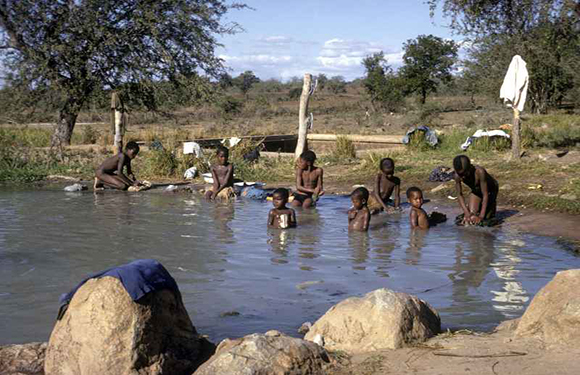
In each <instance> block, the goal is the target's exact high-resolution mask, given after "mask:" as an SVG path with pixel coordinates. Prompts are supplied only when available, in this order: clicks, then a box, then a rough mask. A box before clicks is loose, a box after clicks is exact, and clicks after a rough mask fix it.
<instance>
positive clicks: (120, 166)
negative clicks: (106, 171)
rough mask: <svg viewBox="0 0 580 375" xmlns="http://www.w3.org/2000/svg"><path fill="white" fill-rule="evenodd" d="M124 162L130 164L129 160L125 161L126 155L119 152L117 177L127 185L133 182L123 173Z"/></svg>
mask: <svg viewBox="0 0 580 375" xmlns="http://www.w3.org/2000/svg"><path fill="white" fill-rule="evenodd" d="M125 164H127V165H130V164H131V160H129V161H128V162H127V156H125V154H123V153H121V155H120V156H119V160H118V161H117V177H119V178H120V179H121V180H122V181H123V182H124V183H126V184H127V185H129V186H131V185H133V184H134V183H133V181H131V180H130V179H129V178H128V177H127V176H125V175H124V174H123V167H124V166H125ZM127 170H128V168H127Z"/></svg>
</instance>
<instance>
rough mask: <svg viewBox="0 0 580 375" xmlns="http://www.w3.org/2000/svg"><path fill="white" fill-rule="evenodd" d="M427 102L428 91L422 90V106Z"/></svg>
mask: <svg viewBox="0 0 580 375" xmlns="http://www.w3.org/2000/svg"><path fill="white" fill-rule="evenodd" d="M426 101H427V91H426V90H421V105H424V104H425V102H426Z"/></svg>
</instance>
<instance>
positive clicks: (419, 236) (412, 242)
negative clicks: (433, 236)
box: [405, 230, 427, 265]
mask: <svg viewBox="0 0 580 375" xmlns="http://www.w3.org/2000/svg"><path fill="white" fill-rule="evenodd" d="M426 236H427V231H425V230H412V231H411V233H410V234H409V246H407V249H406V250H405V263H407V264H409V265H418V264H419V262H420V261H421V249H423V248H424V247H425V237H426Z"/></svg>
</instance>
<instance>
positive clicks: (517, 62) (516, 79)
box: [499, 55, 529, 112]
mask: <svg viewBox="0 0 580 375" xmlns="http://www.w3.org/2000/svg"><path fill="white" fill-rule="evenodd" d="M526 65H527V64H526V62H525V61H524V60H523V59H522V58H521V56H519V55H515V56H514V57H513V58H512V62H511V63H510V66H509V68H508V71H507V73H506V75H505V78H504V79H503V84H502V85H501V89H500V90H499V97H500V98H501V99H503V100H504V103H505V104H506V105H507V106H508V107H512V108H516V109H517V110H518V111H519V112H522V111H523V110H524V105H525V104H526V96H527V93H528V83H529V74H528V69H527V68H526Z"/></svg>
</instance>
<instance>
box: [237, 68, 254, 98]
mask: <svg viewBox="0 0 580 375" xmlns="http://www.w3.org/2000/svg"><path fill="white" fill-rule="evenodd" d="M258 82H260V79H259V78H258V77H256V75H255V74H254V72H252V71H251V70H246V71H245V72H243V73H242V74H240V75H239V76H237V77H236V78H234V85H236V86H237V87H238V88H239V89H240V91H242V93H243V94H244V95H248V91H250V89H251V88H252V86H253V85H254V83H258Z"/></svg>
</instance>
